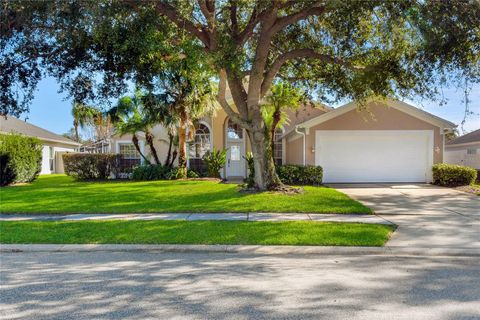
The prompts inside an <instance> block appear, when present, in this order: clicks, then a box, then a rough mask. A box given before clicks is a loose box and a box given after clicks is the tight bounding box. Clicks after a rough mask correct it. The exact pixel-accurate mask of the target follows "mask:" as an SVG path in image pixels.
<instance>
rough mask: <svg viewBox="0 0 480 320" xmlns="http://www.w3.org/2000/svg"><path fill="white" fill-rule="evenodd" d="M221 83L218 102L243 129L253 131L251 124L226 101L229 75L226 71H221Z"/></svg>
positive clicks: (219, 84)
mask: <svg viewBox="0 0 480 320" xmlns="http://www.w3.org/2000/svg"><path fill="white" fill-rule="evenodd" d="M219 80H220V81H219V83H218V95H217V100H218V102H219V103H220V105H221V106H222V108H223V110H225V112H226V113H227V114H228V116H229V117H230V118H231V119H232V120H233V121H234V122H235V123H238V124H239V125H241V126H242V127H243V128H245V129H247V130H252V129H253V128H252V126H251V125H250V123H249V122H247V121H246V120H244V119H242V117H241V116H240V115H239V114H238V113H237V112H235V111H234V110H233V109H232V107H231V106H230V104H229V103H228V101H227V99H226V91H227V73H226V71H225V70H224V69H221V70H220V71H219Z"/></svg>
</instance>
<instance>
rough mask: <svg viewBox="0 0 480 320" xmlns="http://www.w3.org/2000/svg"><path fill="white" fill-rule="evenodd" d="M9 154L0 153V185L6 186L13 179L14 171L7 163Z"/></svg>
mask: <svg viewBox="0 0 480 320" xmlns="http://www.w3.org/2000/svg"><path fill="white" fill-rule="evenodd" d="M9 161H10V156H9V155H8V154H0V186H2V187H3V186H6V185H9V184H10V183H12V182H13V180H15V172H14V171H13V169H12V167H11V166H9V165H8V162H9Z"/></svg>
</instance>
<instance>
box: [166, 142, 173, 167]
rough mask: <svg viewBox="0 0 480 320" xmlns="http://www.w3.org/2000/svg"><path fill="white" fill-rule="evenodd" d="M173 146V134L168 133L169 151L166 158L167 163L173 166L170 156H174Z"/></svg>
mask: <svg viewBox="0 0 480 320" xmlns="http://www.w3.org/2000/svg"><path fill="white" fill-rule="evenodd" d="M172 146H173V134H168V152H167V159H166V160H165V165H166V166H169V167H170V166H171V163H170V158H171V156H172ZM172 163H173V161H172Z"/></svg>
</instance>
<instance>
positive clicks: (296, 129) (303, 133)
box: [295, 125, 306, 166]
mask: <svg viewBox="0 0 480 320" xmlns="http://www.w3.org/2000/svg"><path fill="white" fill-rule="evenodd" d="M295 132H296V133H298V134H301V135H302V136H303V165H304V166H305V150H306V146H305V143H306V141H305V132H301V131H298V125H297V126H295Z"/></svg>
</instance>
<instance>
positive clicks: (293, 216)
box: [0, 213, 394, 225]
mask: <svg viewBox="0 0 480 320" xmlns="http://www.w3.org/2000/svg"><path fill="white" fill-rule="evenodd" d="M85 220H185V221H199V220H227V221H318V222H321V221H323V222H356V223H373V224H388V225H393V224H394V223H392V222H390V221H388V220H386V219H384V218H382V217H379V216H376V215H369V214H308V213H132V214H67V215H57V214H0V221H85Z"/></svg>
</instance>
